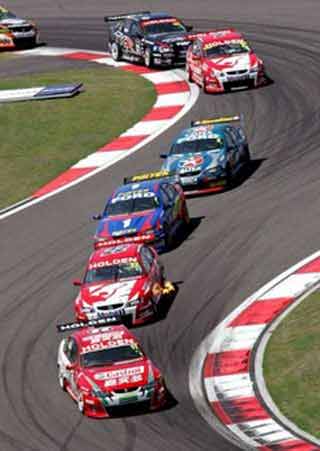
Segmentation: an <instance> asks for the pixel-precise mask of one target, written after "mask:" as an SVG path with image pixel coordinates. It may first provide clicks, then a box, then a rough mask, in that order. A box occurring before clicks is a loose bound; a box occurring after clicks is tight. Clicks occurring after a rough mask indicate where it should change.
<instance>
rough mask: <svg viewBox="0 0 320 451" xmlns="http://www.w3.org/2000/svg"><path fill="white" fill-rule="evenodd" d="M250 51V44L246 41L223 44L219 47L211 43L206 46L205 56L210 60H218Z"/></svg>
mask: <svg viewBox="0 0 320 451" xmlns="http://www.w3.org/2000/svg"><path fill="white" fill-rule="evenodd" d="M249 51H250V47H249V44H248V43H247V42H246V41H244V40H241V41H230V42H223V43H221V44H219V45H217V44H216V43H211V44H207V45H205V46H204V54H205V56H207V57H208V58H216V57H218V56H221V55H234V54H235V53H248V52H249Z"/></svg>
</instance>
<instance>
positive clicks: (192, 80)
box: [186, 65, 194, 83]
mask: <svg viewBox="0 0 320 451" xmlns="http://www.w3.org/2000/svg"><path fill="white" fill-rule="evenodd" d="M186 72H187V74H188V82H189V83H194V79H193V78H192V72H191V70H190V67H189V66H188V65H186Z"/></svg>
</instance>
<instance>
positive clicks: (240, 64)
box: [186, 29, 266, 93]
mask: <svg viewBox="0 0 320 451" xmlns="http://www.w3.org/2000/svg"><path fill="white" fill-rule="evenodd" d="M186 71H187V74H188V77H189V81H195V82H196V83H198V84H199V85H200V86H202V88H203V90H204V92H208V93H219V92H226V91H230V90H231V89H238V88H243V87H249V88H254V87H257V86H260V85H262V84H264V83H265V81H266V77H265V70H264V64H263V61H262V60H261V59H260V58H258V57H257V55H256V54H255V53H254V51H253V50H252V49H251V48H250V46H249V44H248V42H247V41H246V40H245V39H244V37H243V36H242V35H241V34H240V33H238V32H237V31H235V30H233V29H230V30H221V31H215V32H208V33H203V34H198V35H197V37H196V39H195V40H194V42H193V44H192V46H190V48H189V49H188V52H187V64H186Z"/></svg>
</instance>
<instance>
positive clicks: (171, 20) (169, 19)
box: [141, 17, 181, 27]
mask: <svg viewBox="0 0 320 451" xmlns="http://www.w3.org/2000/svg"><path fill="white" fill-rule="evenodd" d="M159 23H173V24H174V25H181V22H179V21H178V20H177V19H175V18H173V17H171V18H167V19H153V20H143V21H142V22H141V25H142V26H143V27H144V26H146V25H147V26H148V25H156V24H159Z"/></svg>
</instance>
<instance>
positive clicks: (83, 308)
mask: <svg viewBox="0 0 320 451" xmlns="http://www.w3.org/2000/svg"><path fill="white" fill-rule="evenodd" d="M80 308H81V311H82V312H83V313H92V312H94V308H93V307H92V305H90V304H88V303H87V302H86V301H81V304H80Z"/></svg>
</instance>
